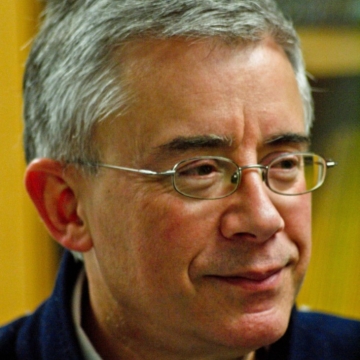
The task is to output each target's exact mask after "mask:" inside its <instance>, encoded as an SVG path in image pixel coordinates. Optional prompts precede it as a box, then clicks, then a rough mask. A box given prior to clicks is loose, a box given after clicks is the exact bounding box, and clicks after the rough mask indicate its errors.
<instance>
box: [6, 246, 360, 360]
mask: <svg viewBox="0 0 360 360" xmlns="http://www.w3.org/2000/svg"><path fill="white" fill-rule="evenodd" d="M81 267H82V264H81V263H79V262H75V261H74V259H73V257H72V255H70V254H69V253H65V256H64V259H63V261H62V265H61V267H60V272H59V276H58V279H57V282H56V286H55V290H54V292H53V294H52V296H51V297H50V298H49V299H48V300H47V301H46V302H45V303H44V304H43V305H41V306H40V307H39V308H38V309H37V311H35V313H33V314H32V315H30V316H26V317H23V318H21V319H19V320H16V321H15V322H12V323H10V324H9V325H7V326H5V327H3V328H0V359H1V360H13V359H21V360H75V359H82V357H81V352H80V347H79V344H78V342H77V340H76V336H75V330H74V327H73V323H72V315H71V299H72V290H73V287H74V285H75V281H76V279H77V275H78V273H79V270H80V269H81ZM259 355H260V354H259ZM266 359H268V360H285V359H286V360H315V359H316V360H360V322H357V321H351V320H345V319H341V318H337V317H333V316H328V315H323V314H315V313H303V312H298V311H296V309H294V310H293V313H292V316H291V321H290V325H289V328H288V331H287V332H286V334H285V335H284V337H283V338H281V339H280V340H279V341H278V342H277V343H275V344H273V345H272V346H271V349H270V355H268V356H267V357H266Z"/></svg>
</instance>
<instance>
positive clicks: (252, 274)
mask: <svg viewBox="0 0 360 360" xmlns="http://www.w3.org/2000/svg"><path fill="white" fill-rule="evenodd" d="M284 269H285V268H284V267H281V268H276V269H272V270H264V271H249V272H245V273H241V274H239V275H220V276H219V275H215V276H213V275H212V276H211V278H213V279H214V280H215V281H217V282H220V283H223V284H225V285H230V286H232V287H238V288H240V289H242V290H244V291H247V292H263V291H271V290H272V291H274V290H276V289H277V288H279V286H280V285H281V282H282V277H283V273H284Z"/></svg>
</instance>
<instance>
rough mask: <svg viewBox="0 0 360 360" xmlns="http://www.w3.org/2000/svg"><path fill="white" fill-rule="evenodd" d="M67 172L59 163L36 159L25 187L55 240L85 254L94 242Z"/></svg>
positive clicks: (28, 169) (29, 171) (28, 173)
mask: <svg viewBox="0 0 360 360" xmlns="http://www.w3.org/2000/svg"><path fill="white" fill-rule="evenodd" d="M65 171H66V170H65V169H64V167H63V165H62V164H61V163H59V162H58V161H55V160H51V159H46V158H42V159H36V160H34V161H33V162H31V163H30V164H29V165H28V167H27V170H26V175H25V186H26V189H27V191H28V193H29V195H30V197H31V199H32V201H33V203H34V204H35V206H36V208H37V210H38V212H39V214H40V216H41V218H42V220H43V221H44V223H45V225H46V227H47V228H48V230H49V232H50V234H51V235H52V237H53V238H54V239H55V240H57V241H58V242H59V243H60V244H61V245H62V246H64V247H65V248H67V249H69V250H73V251H80V252H85V251H88V250H90V249H91V247H92V240H91V237H90V235H89V233H88V229H87V227H86V224H85V223H84V221H83V219H81V218H80V217H79V215H78V212H77V208H78V199H77V197H76V196H75V193H74V191H73V189H72V188H71V186H70V185H69V183H68V181H66V176H65Z"/></svg>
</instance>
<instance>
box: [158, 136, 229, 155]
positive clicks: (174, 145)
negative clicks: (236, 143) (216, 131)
mask: <svg viewBox="0 0 360 360" xmlns="http://www.w3.org/2000/svg"><path fill="white" fill-rule="evenodd" d="M232 142H233V141H232V139H231V138H229V137H226V136H219V135H199V136H190V137H185V136H179V137H177V138H175V139H173V140H171V141H170V142H168V143H165V144H162V145H160V146H158V147H157V148H156V149H155V150H157V151H160V152H179V151H186V150H196V149H216V148H227V147H230V146H231V145H232Z"/></svg>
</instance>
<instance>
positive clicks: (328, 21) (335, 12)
mask: <svg viewBox="0 0 360 360" xmlns="http://www.w3.org/2000/svg"><path fill="white" fill-rule="evenodd" d="M277 2H278V4H279V7H280V8H281V9H282V11H283V12H284V13H285V15H286V16H287V17H290V18H291V19H292V20H293V21H294V23H295V24H296V25H298V26H351V27H357V26H359V25H360V1H359V0H301V1H299V0H277Z"/></svg>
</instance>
